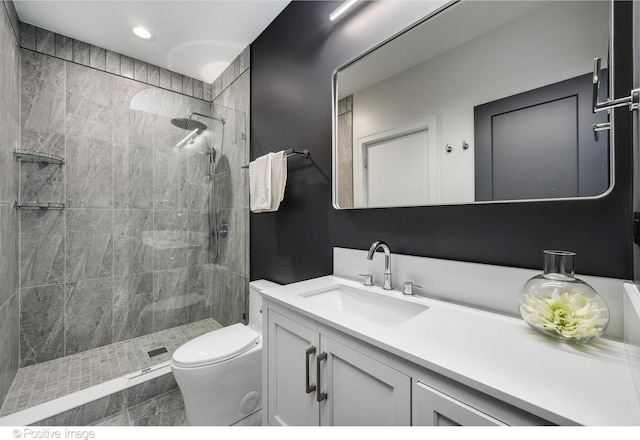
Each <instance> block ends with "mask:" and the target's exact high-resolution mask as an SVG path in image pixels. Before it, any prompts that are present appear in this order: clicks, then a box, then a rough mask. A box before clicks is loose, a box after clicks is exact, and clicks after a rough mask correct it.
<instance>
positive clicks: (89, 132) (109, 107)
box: [0, 2, 249, 401]
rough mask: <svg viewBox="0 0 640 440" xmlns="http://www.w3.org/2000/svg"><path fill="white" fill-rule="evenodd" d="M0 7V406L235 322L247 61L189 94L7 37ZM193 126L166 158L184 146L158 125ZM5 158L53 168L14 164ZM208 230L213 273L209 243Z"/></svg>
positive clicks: (77, 49) (243, 206)
mask: <svg viewBox="0 0 640 440" xmlns="http://www.w3.org/2000/svg"><path fill="white" fill-rule="evenodd" d="M3 3H4V2H3ZM4 5H5V8H7V12H6V13H5V11H0V15H1V16H2V18H1V19H0V35H1V37H2V38H1V40H0V43H1V49H0V50H1V51H0V56H1V57H2V60H1V61H2V63H1V65H2V66H3V67H2V68H3V70H4V71H3V72H2V78H3V81H4V82H5V83H3V86H2V90H1V93H2V94H1V95H0V96H1V97H2V101H1V109H2V112H3V113H2V114H3V117H2V118H0V119H1V121H2V122H0V123H1V124H3V126H2V145H1V148H2V150H0V151H1V153H2V154H1V156H0V159H1V161H0V170H1V171H2V192H1V199H0V245H1V248H2V264H1V267H0V270H1V271H2V272H1V273H2V280H3V281H2V284H3V285H2V291H1V293H2V295H1V296H0V315H1V316H2V318H3V319H2V320H1V323H0V325H1V326H2V329H1V330H2V332H3V334H4V335H8V337H6V338H4V337H3V339H2V341H3V342H2V343H3V346H2V347H1V348H2V349H3V356H2V359H0V373H1V374H0V401H1V400H4V398H5V396H6V395H7V393H8V390H9V387H10V386H11V383H12V381H13V378H14V376H15V374H16V371H17V369H18V368H28V367H30V366H34V365H37V364H42V363H46V362H50V361H54V360H56V359H60V358H63V357H65V356H72V355H76V354H78V353H83V352H88V351H91V350H96V349H98V348H100V347H105V346H111V345H112V344H118V343H126V341H129V340H138V338H142V337H145V336H146V335H150V334H155V333H158V332H166V331H168V330H170V329H173V328H177V327H181V326H185V325H187V324H190V323H199V322H206V323H209V322H214V324H213V325H214V326H215V325H218V324H219V325H223V326H226V325H229V324H233V323H236V322H242V321H243V320H244V319H245V313H246V310H245V309H246V295H247V286H248V274H249V272H248V261H249V259H248V255H247V252H248V243H247V237H248V227H249V225H248V219H249V213H248V192H247V185H246V183H247V176H246V170H243V169H242V168H241V167H242V166H243V165H245V164H246V163H248V160H249V139H248V131H247V127H248V126H249V125H248V123H249V121H248V104H249V97H248V90H249V71H248V50H245V51H244V53H243V54H242V55H241V56H240V57H239V58H238V60H236V62H234V63H233V65H232V68H230V69H228V71H227V72H225V74H223V75H222V76H221V77H220V78H219V79H218V80H216V82H215V83H214V84H213V85H210V84H204V83H202V82H200V81H196V80H194V79H192V78H187V77H184V76H182V75H178V74H176V73H173V72H169V71H166V70H164V69H159V68H157V67H155V66H152V65H148V64H146V63H143V62H141V61H138V60H132V59H130V58H127V57H124V56H121V55H119V54H115V53H113V52H109V51H106V50H104V49H101V48H97V47H95V46H91V45H88V44H85V43H82V42H79V41H76V40H72V39H71V38H68V37H65V36H62V35H58V34H53V33H51V32H48V31H45V30H43V29H38V28H34V27H32V26H29V25H25V24H18V22H17V19H16V18H15V14H13V15H12V11H11V8H10V4H7V3H4ZM12 16H13V17H14V20H13V25H11V21H10V19H9V18H10V17H12ZM18 27H21V30H20V31H18V29H17V28H18ZM19 36H20V38H18V37H19ZM20 41H21V43H20ZM19 46H20V47H19ZM5 71H6V72H5ZM10 80H13V83H12V84H6V83H8V82H9V81H10ZM18 109H20V111H18ZM193 112H196V113H200V114H204V115H211V116H213V117H214V118H207V117H202V116H196V117H195V118H196V119H198V120H199V121H200V122H203V123H204V124H205V125H207V127H208V129H207V130H206V131H205V132H203V133H202V134H200V135H199V136H197V137H196V138H195V140H194V142H193V143H192V144H188V145H187V146H186V147H184V148H177V147H176V144H177V143H178V142H179V141H180V140H181V139H183V138H184V137H185V136H186V135H187V134H188V133H189V132H188V131H185V130H182V129H179V128H177V127H175V126H173V125H172V124H171V122H170V121H171V119H172V118H187V117H189V115H191V113H193ZM5 114H6V115H7V116H6V117H4V115H5ZM222 120H223V121H224V123H222V122H221V121H222ZM4 125H7V129H6V130H5V127H4ZM20 138H21V139H20ZM207 148H213V149H214V150H215V151H216V161H215V164H214V167H213V169H212V170H210V169H209V167H208V156H207V155H206V150H207ZM16 149H20V150H28V151H37V152H39V153H42V154H50V155H54V156H56V157H60V158H63V159H64V163H63V164H59V163H41V162H29V161H19V160H17V159H16V158H15V157H14V151H15V150H16ZM210 171H211V174H212V178H211V179H209V173H210ZM15 202H19V203H21V204H32V205H36V206H38V205H43V204H47V203H53V204H60V205H55V206H61V205H62V204H64V208H63V209H16V208H15V207H14V203H15ZM214 210H215V213H216V216H215V217H216V219H215V222H217V224H215V225H214V219H213V218H212V215H211V213H212V212H213V211H214ZM223 223H224V224H225V225H226V227H227V231H228V232H227V234H226V235H225V236H222V235H218V237H217V239H218V240H219V250H218V256H217V257H214V256H212V255H211V253H210V245H211V244H212V243H213V244H215V241H214V239H212V238H211V235H210V233H211V232H213V231H217V230H219V229H220V225H222V224H223ZM18 231H19V233H18ZM4 280H8V281H9V282H5V281H4ZM5 318H6V319H5ZM210 325H211V324H206V325H204V327H203V328H205V327H206V328H209V327H207V326H210ZM181 328H183V327H181ZM5 345H6V347H5ZM114 347H115V345H114ZM8 353H11V356H8V355H6V354H8ZM165 357H166V356H165Z"/></svg>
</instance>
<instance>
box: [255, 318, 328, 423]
mask: <svg viewBox="0 0 640 440" xmlns="http://www.w3.org/2000/svg"><path fill="white" fill-rule="evenodd" d="M268 314H269V317H268V331H269V334H268V335H269V336H268V337H269V344H268V353H266V355H267V356H268V361H267V368H268V374H267V377H266V380H268V405H269V406H268V410H267V411H268V420H269V423H270V424H271V425H295V426H317V425H318V424H319V423H320V422H319V412H318V403H317V401H316V393H315V390H314V391H310V392H307V384H308V382H307V381H309V382H311V383H313V382H314V380H315V377H316V375H315V353H313V352H307V350H309V349H310V348H312V347H315V348H318V347H319V343H320V337H319V334H318V333H317V332H316V331H314V330H311V329H310V328H308V327H305V326H303V325H301V324H299V323H297V322H295V321H292V320H291V319H288V318H286V317H284V316H282V315H280V314H278V313H276V312H274V311H272V310H269V311H268ZM316 352H317V350H316ZM307 365H308V366H309V376H310V377H307Z"/></svg>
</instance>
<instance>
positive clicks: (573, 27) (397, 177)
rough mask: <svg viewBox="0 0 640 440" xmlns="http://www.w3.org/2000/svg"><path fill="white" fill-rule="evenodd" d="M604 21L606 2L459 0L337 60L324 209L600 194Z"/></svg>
mask: <svg viewBox="0 0 640 440" xmlns="http://www.w3.org/2000/svg"><path fill="white" fill-rule="evenodd" d="M611 22H612V20H611V2H610V1H590V0H588V1H520V0H516V1H477V0H474V1H457V2H452V3H449V4H447V5H445V6H444V7H442V8H441V9H440V10H438V11H437V12H436V13H434V14H433V15H431V16H430V17H427V18H426V19H424V20H423V21H422V22H420V23H419V24H417V25H414V26H412V27H411V28H410V29H407V30H406V31H404V32H402V33H400V34H399V35H397V36H396V37H393V38H391V39H390V40H388V41H386V42H384V43H383V44H381V45H379V46H377V47H375V48H373V49H372V50H370V51H369V52H367V53H365V54H363V55H362V56H360V57H358V58H357V59H355V60H353V61H351V62H349V63H347V64H346V65H344V66H342V67H341V68H339V69H337V70H336V72H335V73H334V76H333V81H334V82H333V86H334V103H333V104H334V127H333V131H334V132H333V167H334V169H333V204H334V206H335V207H336V208H338V209H350V208H376V207H392V206H426V205H442V204H473V203H491V202H513V201H531V200H550V199H552V200H557V199H575V198H593V197H599V196H602V195H603V194H606V193H607V192H608V191H609V190H610V188H611V187H612V186H613V173H612V150H613V148H612V138H611V136H610V133H609V132H608V131H600V129H601V128H606V127H607V123H608V117H609V116H608V114H607V112H601V113H593V111H592V105H593V104H592V72H593V66H594V59H595V58H600V59H601V60H602V68H603V74H602V75H601V85H600V100H601V101H603V100H605V99H606V98H607V97H608V76H609V75H608V73H607V72H608V71H607V67H608V65H609V63H610V53H609V52H610V51H609V49H610V35H611V27H612V25H611Z"/></svg>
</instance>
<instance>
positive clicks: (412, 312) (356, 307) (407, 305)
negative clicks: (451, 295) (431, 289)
mask: <svg viewBox="0 0 640 440" xmlns="http://www.w3.org/2000/svg"><path fill="white" fill-rule="evenodd" d="M395 293H397V294H398V295H402V294H401V293H399V292H395ZM300 296H301V297H303V298H305V299H306V300H308V301H312V302H314V303H315V304H317V305H321V306H324V307H328V308H331V309H334V310H337V311H339V312H343V313H345V314H348V315H351V316H356V317H359V318H364V319H366V320H368V321H371V322H374V323H376V324H380V325H383V326H386V327H393V326H396V325H398V324H402V323H403V322H405V321H407V320H408V319H410V318H413V317H414V316H416V315H418V314H420V313H422V312H424V311H425V310H427V309H428V308H429V307H428V306H426V305H423V304H418V303H414V302H410V301H408V300H404V299H401V298H391V297H389V296H385V295H382V294H379V293H375V292H370V291H366V290H361V289H356V288H354V287H350V286H342V285H338V286H331V287H328V288H326V289H322V290H317V291H314V292H309V293H304V294H302V295H300Z"/></svg>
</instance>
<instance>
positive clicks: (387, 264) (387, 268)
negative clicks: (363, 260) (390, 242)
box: [367, 240, 393, 290]
mask: <svg viewBox="0 0 640 440" xmlns="http://www.w3.org/2000/svg"><path fill="white" fill-rule="evenodd" d="M378 248H382V250H383V251H384V286H383V288H384V289H386V290H392V289H393V287H391V251H390V250H389V246H387V243H385V242H384V241H379V240H378V241H376V242H374V243H373V244H372V245H371V247H370V248H369V253H368V254H367V260H373V255H374V254H375V253H376V251H377V250H378Z"/></svg>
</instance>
